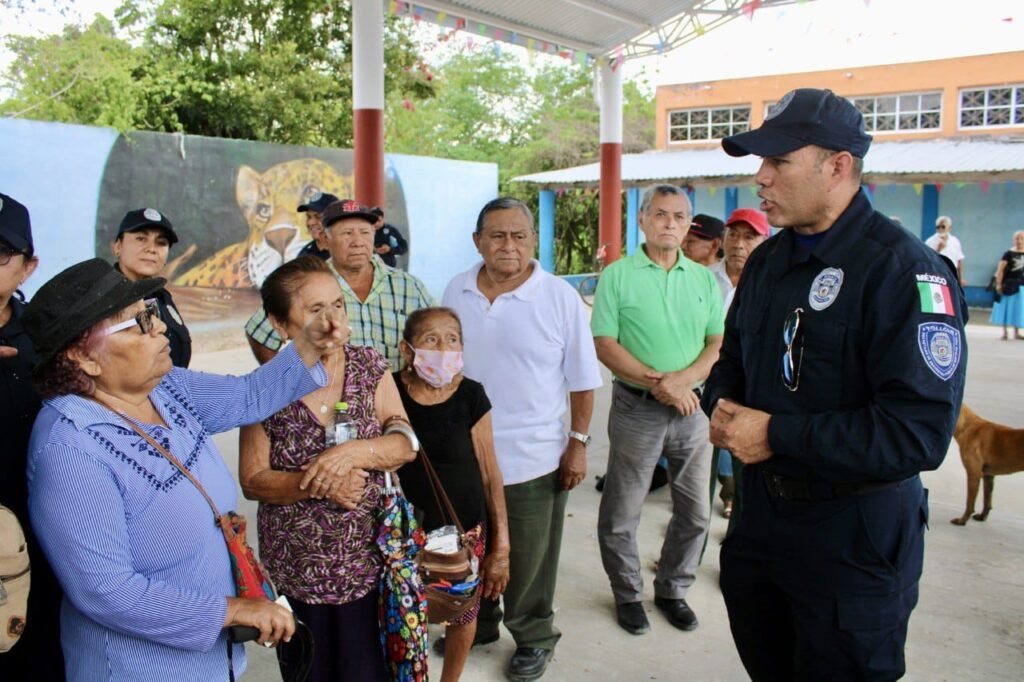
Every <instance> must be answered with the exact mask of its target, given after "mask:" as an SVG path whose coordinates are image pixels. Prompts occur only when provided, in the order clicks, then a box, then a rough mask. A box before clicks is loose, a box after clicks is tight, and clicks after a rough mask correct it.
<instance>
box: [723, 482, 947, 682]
mask: <svg viewBox="0 0 1024 682" xmlns="http://www.w3.org/2000/svg"><path fill="white" fill-rule="evenodd" d="M760 468H761V467H760V466H748V467H745V469H744V471H743V481H742V485H743V491H742V497H743V503H744V511H743V515H742V516H741V517H740V520H739V522H738V524H737V526H736V527H735V530H734V532H733V533H732V534H731V535H730V536H729V537H728V538H726V541H725V543H724V544H723V546H722V553H721V571H722V572H721V587H722V594H723V595H724V597H725V604H726V607H727V609H728V612H729V627H730V629H731V630H732V635H733V639H734V641H735V642H736V648H737V650H738V651H739V654H740V658H741V659H742V661H743V665H744V667H745V668H746V669H747V673H748V674H749V675H750V677H751V679H753V680H754V681H755V682H762V681H770V680H779V681H783V680H786V681H788V680H826V679H827V680H895V679H898V678H899V677H901V676H902V675H903V673H904V670H905V663H904V655H903V650H904V645H905V643H906V638H907V624H908V622H909V619H910V613H911V611H912V610H913V609H914V606H916V605H917V596H918V581H919V580H920V577H921V569H922V565H923V559H924V531H925V527H926V524H927V514H928V504H927V494H926V491H925V490H924V488H923V487H922V485H921V481H920V479H919V478H918V477H916V476H915V477H913V478H910V479H907V480H906V481H903V482H902V483H900V484H898V485H894V486H892V487H889V488H886V489H883V490H880V491H876V492H872V493H868V494H865V495H856V496H850V497H845V498H840V499H835V500H827V501H794V500H785V499H780V498H777V497H772V496H771V495H770V494H769V492H768V489H767V487H766V485H765V482H764V479H763V477H762V475H761V471H760Z"/></svg>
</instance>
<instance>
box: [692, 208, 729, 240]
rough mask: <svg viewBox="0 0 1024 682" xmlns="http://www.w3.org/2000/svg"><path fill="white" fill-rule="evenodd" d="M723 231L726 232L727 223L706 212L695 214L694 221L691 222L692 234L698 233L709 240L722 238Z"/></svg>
mask: <svg viewBox="0 0 1024 682" xmlns="http://www.w3.org/2000/svg"><path fill="white" fill-rule="evenodd" d="M723 232H725V224H724V223H723V222H722V221H721V220H719V219H718V218H716V217H714V216H710V215H707V214H705V213H698V214H697V215H695V216H693V221H692V222H691V223H690V234H692V235H696V236H697V237H700V238H701V239H707V240H709V241H710V240H712V239H721V238H722V233H723Z"/></svg>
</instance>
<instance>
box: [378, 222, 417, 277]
mask: <svg viewBox="0 0 1024 682" xmlns="http://www.w3.org/2000/svg"><path fill="white" fill-rule="evenodd" d="M385 244H387V245H388V246H390V247H391V250H390V251H388V252H387V253H380V254H377V255H379V256H380V259H381V260H382V261H384V263H386V264H387V265H390V266H391V267H395V264H396V263H397V262H398V259H397V257H398V256H401V255H402V254H404V253H405V252H406V251H408V250H409V244H408V243H407V242H406V241H405V237H403V236H402V233H401V232H400V231H399V230H398V228H397V227H395V226H394V225H391V224H390V223H384V227H382V228H380V229H379V230H377V231H376V232H375V233H374V235H373V246H374V248H376V247H378V246H383V245H385Z"/></svg>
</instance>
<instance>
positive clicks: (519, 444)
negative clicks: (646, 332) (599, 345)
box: [443, 260, 601, 485]
mask: <svg viewBox="0 0 1024 682" xmlns="http://www.w3.org/2000/svg"><path fill="white" fill-rule="evenodd" d="M531 263H532V264H533V274H532V275H530V278H529V279H527V280H526V281H525V282H523V283H522V284H521V285H520V286H519V288H518V289H516V290H515V291H510V292H508V293H505V294H502V295H501V296H498V297H497V298H496V299H495V300H494V303H493V305H492V304H491V303H490V302H489V301H488V300H487V297H486V296H484V295H483V294H482V293H481V292H480V289H479V288H478V287H477V284H476V278H477V275H478V274H479V272H480V268H482V267H483V262H480V263H477V264H476V265H474V266H473V267H472V268H470V269H469V270H467V271H466V272H463V273H460V274H458V275H456V276H455V277H454V278H453V279H452V281H451V282H449V283H448V287H447V288H446V289H445V292H444V299H443V305H445V306H447V307H449V308H452V309H453V310H455V312H457V313H458V314H459V318H460V319H461V320H462V335H463V349H464V350H463V360H464V363H465V368H464V370H463V372H464V374H465V375H466V376H467V377H469V378H470V379H474V380H476V381H479V382H480V383H482V384H483V385H484V388H485V389H486V390H487V397H488V398H490V401H491V405H492V407H493V409H492V410H491V419H492V421H493V423H494V446H495V450H496V451H497V455H498V466H499V467H500V468H501V474H502V476H503V477H504V479H505V485H514V484H516V483H522V482H524V481H531V480H533V479H535V478H540V477H541V476H544V475H546V474H549V473H551V472H552V471H554V470H556V469H557V468H558V463H559V461H560V460H561V457H562V453H563V452H564V451H565V446H566V442H567V437H566V433H565V428H564V427H563V425H562V417H563V416H564V415H565V412H566V410H567V409H568V393H569V392H570V391H589V390H591V389H595V388H598V387H600V386H601V370H600V366H599V365H598V362H597V353H596V351H595V350H594V338H593V337H592V336H591V335H590V325H589V323H588V322H587V312H586V309H585V308H584V307H583V302H582V301H581V300H580V297H579V295H578V294H577V293H576V290H575V289H573V288H572V287H571V286H570V285H569V284H567V283H566V282H564V281H562V280H561V279H559V278H558V277H555V276H554V275H551V274H549V273H547V272H544V270H543V269H542V268H541V266H540V263H539V262H537V261H536V260H533V261H531Z"/></svg>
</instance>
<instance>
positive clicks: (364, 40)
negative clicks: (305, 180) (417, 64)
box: [352, 0, 384, 206]
mask: <svg viewBox="0 0 1024 682" xmlns="http://www.w3.org/2000/svg"><path fill="white" fill-rule="evenodd" d="M352 126H353V137H354V145H353V146H354V147H355V163H354V166H355V168H354V172H355V197H354V198H355V200H356V201H358V202H360V203H363V204H367V205H368V206H383V205H384V5H383V3H381V2H380V0H352Z"/></svg>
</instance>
